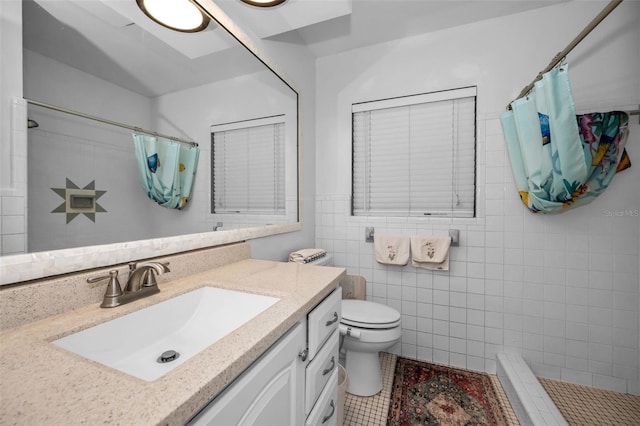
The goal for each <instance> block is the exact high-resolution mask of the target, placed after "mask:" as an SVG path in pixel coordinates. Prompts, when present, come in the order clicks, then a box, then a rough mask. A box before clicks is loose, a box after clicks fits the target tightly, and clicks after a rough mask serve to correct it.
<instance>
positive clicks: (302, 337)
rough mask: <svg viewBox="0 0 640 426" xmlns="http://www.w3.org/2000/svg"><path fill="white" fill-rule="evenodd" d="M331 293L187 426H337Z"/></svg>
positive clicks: (336, 295) (336, 317)
mask: <svg viewBox="0 0 640 426" xmlns="http://www.w3.org/2000/svg"><path fill="white" fill-rule="evenodd" d="M340 306H341V292H340V291H339V289H338V291H334V292H333V293H331V294H330V295H329V296H327V297H326V298H325V299H324V300H323V301H322V302H321V303H320V304H319V305H318V306H316V307H315V308H314V309H313V310H312V311H311V312H310V313H309V314H308V315H307V316H306V317H305V318H303V319H302V320H301V321H300V322H298V323H297V324H296V325H295V326H294V327H293V328H292V329H291V330H289V331H288V332H287V333H286V334H285V335H284V336H283V337H281V338H280V339H279V340H278V341H277V342H276V343H275V344H274V345H273V346H272V347H271V348H270V349H269V350H268V351H267V352H266V353H264V354H263V355H262V356H261V357H260V358H259V359H258V360H257V361H256V362H254V364H253V365H251V367H249V368H248V369H247V370H246V371H245V372H243V373H242V374H241V375H240V376H239V377H238V378H237V379H236V380H235V381H234V382H233V383H232V384H231V385H230V386H229V387H227V388H226V389H225V390H224V391H222V392H221V393H220V394H219V395H218V396H217V397H216V398H215V399H214V400H213V401H211V402H210V403H209V404H208V405H207V406H206V407H204V408H203V409H202V411H200V413H198V414H197V415H196V416H195V417H194V418H193V419H192V420H191V421H190V422H189V423H188V424H189V425H211V426H219V425H274V426H287V425H291V426H298V425H309V426H311V425H318V426H331V425H337V418H336V416H337V411H338V410H337V404H338V340H339V335H338V324H339V322H340V313H341V310H340Z"/></svg>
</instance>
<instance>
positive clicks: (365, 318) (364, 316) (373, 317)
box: [340, 299, 400, 329]
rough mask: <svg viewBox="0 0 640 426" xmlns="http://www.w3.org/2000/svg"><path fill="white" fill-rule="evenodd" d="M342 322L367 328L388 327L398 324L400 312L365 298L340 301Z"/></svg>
mask: <svg viewBox="0 0 640 426" xmlns="http://www.w3.org/2000/svg"><path fill="white" fill-rule="evenodd" d="M340 322H341V323H342V324H345V325H348V326H351V327H359V328H368V329H388V328H394V327H397V326H399V325H400V312H398V311H396V310H395V309H393V308H391V307H389V306H387V305H383V304H381V303H376V302H369V301H366V300H351V299H348V300H343V301H342V319H341V321H340Z"/></svg>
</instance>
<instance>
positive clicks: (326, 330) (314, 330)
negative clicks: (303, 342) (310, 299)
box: [308, 289, 342, 359]
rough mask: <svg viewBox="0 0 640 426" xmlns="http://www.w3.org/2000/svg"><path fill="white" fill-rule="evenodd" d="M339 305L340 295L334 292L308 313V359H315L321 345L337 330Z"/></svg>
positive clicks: (337, 291) (339, 314)
mask: <svg viewBox="0 0 640 426" xmlns="http://www.w3.org/2000/svg"><path fill="white" fill-rule="evenodd" d="M341 303H342V293H341V292H340V291H339V289H338V290H334V291H333V293H331V294H330V295H329V296H327V298H326V299H324V300H323V301H322V303H320V304H319V305H318V306H317V307H316V308H315V309H314V310H313V311H311V312H310V313H309V316H308V320H309V321H308V323H309V359H313V358H315V356H316V354H317V353H318V351H319V350H320V347H321V346H322V344H323V343H324V342H325V341H326V340H327V339H328V338H329V336H330V335H331V333H333V332H334V331H335V330H337V329H338V324H339V323H340V317H341Z"/></svg>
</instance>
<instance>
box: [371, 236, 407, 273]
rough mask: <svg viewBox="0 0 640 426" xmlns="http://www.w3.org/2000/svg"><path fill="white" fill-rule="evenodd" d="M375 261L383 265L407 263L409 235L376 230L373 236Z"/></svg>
mask: <svg viewBox="0 0 640 426" xmlns="http://www.w3.org/2000/svg"><path fill="white" fill-rule="evenodd" d="M374 249H375V254H376V261H377V262H378V263H383V264H385V265H406V264H407V263H409V236H408V235H398V234H387V233H384V232H376V234H375V236H374Z"/></svg>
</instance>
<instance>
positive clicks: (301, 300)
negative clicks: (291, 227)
mask: <svg viewBox="0 0 640 426" xmlns="http://www.w3.org/2000/svg"><path fill="white" fill-rule="evenodd" d="M344 277H345V271H344V269H342V268H331V267H316V266H309V265H299V264H295V263H281V262H271V261H260V260H255V259H245V260H240V261H237V262H233V263H230V264H228V265H224V266H221V267H218V268H214V269H211V270H208V271H205V272H201V273H196V274H193V275H189V276H186V277H183V278H177V279H176V280H172V281H169V282H166V283H164V284H162V283H160V284H159V286H160V289H161V291H160V293H158V294H155V295H153V296H149V297H148V298H145V299H141V300H138V301H135V302H132V303H130V304H128V305H125V306H121V307H117V308H112V309H102V308H100V307H99V303H96V304H91V305H88V306H83V307H81V308H79V309H76V310H73V311H70V312H66V313H63V314H60V315H56V316H53V317H49V318H47V319H43V320H40V321H37V322H34V323H31V324H27V325H23V326H21V327H16V328H13V329H10V330H7V331H5V332H3V333H2V334H0V386H1V387H0V389H1V398H0V423H1V424H29V425H32V424H76V423H84V424H98V423H100V424H102V423H114V424H149V425H152V424H176V425H177V424H185V423H187V422H191V423H193V424H227V423H233V424H235V423H237V422H243V423H244V422H247V423H250V420H251V419H254V420H255V419H263V420H265V421H266V422H267V423H268V422H269V421H271V423H274V422H275V423H278V424H296V425H302V424H310V425H311V424H324V425H331V424H336V414H337V403H338V401H337V373H338V368H337V366H338V365H337V361H338V332H337V327H338V324H339V318H340V303H341V300H340V299H341V297H340V292H338V291H335V290H336V289H337V288H338V285H339V283H340V281H341V280H342V279H344ZM201 287H218V288H223V289H228V290H234V291H241V292H247V293H253V294H261V295H265V296H271V297H276V298H278V299H279V300H278V301H277V302H276V303H275V304H273V305H272V306H271V307H269V308H268V309H266V310H265V311H263V312H262V313H260V314H258V315H257V316H255V317H254V318H252V319H251V320H249V321H248V322H246V323H244V324H243V325H241V326H240V327H238V328H237V329H235V330H233V331H232V332H231V333H229V334H227V335H226V336H224V337H222V338H221V339H220V340H218V341H217V342H215V343H213V344H211V345H210V346H208V347H206V348H205V349H204V350H202V351H201V352H199V353H197V354H196V355H193V356H192V357H191V358H190V359H189V360H187V361H186V362H184V363H183V364H181V365H179V366H177V367H176V368H174V369H172V370H171V371H169V372H167V373H166V374H164V375H162V376H161V377H159V378H158V379H156V380H153V381H146V380H143V379H140V378H138V377H134V376H132V375H129V374H127V373H124V372H122V371H119V370H116V369H113V368H110V367H107V366H105V365H103V364H100V363H98V362H95V361H91V360H89V359H87V358H84V357H82V356H80V355H77V354H75V353H72V352H70V351H68V350H66V349H63V348H61V347H58V346H56V345H54V344H53V343H52V342H53V341H54V340H57V339H60V338H62V337H65V336H69V335H71V334H74V333H77V332H79V331H82V330H86V329H88V328H90V327H93V326H95V325H98V324H102V323H105V322H107V321H110V320H113V319H115V318H119V317H121V316H124V315H126V314H128V313H132V312H136V311H138V310H140V309H143V308H146V307H149V306H153V305H155V304H158V303H160V302H162V301H165V300H168V299H172V298H174V297H177V296H179V295H182V294H185V293H188V292H191V291H193V290H195V289H198V288H201ZM139 326H140V327H143V328H144V327H145V324H139ZM323 420H324V423H323Z"/></svg>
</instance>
